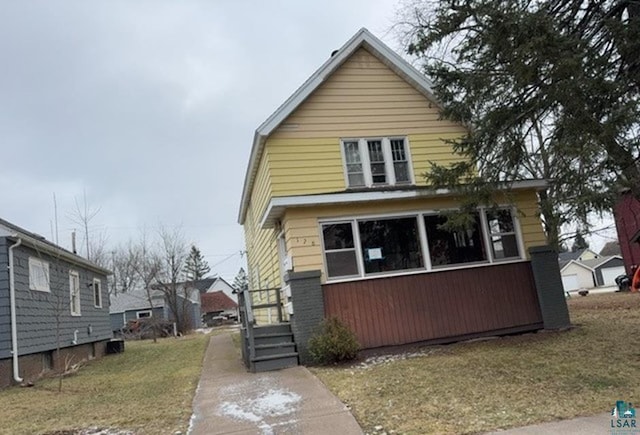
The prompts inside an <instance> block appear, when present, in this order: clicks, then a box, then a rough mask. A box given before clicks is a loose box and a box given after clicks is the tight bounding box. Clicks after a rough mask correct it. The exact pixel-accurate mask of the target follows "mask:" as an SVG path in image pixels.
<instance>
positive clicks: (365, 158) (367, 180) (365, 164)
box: [340, 136, 416, 189]
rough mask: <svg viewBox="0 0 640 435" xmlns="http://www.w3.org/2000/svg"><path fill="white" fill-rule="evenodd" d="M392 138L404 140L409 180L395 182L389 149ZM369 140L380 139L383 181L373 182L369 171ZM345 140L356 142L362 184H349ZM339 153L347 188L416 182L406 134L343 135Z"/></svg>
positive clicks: (413, 183)
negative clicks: (384, 178) (362, 179)
mask: <svg viewBox="0 0 640 435" xmlns="http://www.w3.org/2000/svg"><path fill="white" fill-rule="evenodd" d="M392 140H402V141H403V142H404V151H405V156H406V159H407V173H408V175H409V181H406V182H404V181H403V182H397V180H396V171H395V167H394V165H393V163H394V161H393V152H392V150H391V141H392ZM369 141H380V142H381V144H382V155H383V156H384V168H385V176H386V182H385V183H374V182H373V174H372V172H371V159H370V158H369V145H368V143H369ZM345 142H356V143H357V144H358V153H359V154H360V162H361V164H362V172H363V176H364V186H353V187H352V186H350V185H349V172H348V168H347V156H346V152H345V149H344V146H345ZM340 155H341V156H342V173H343V176H344V182H345V186H346V188H347V189H365V188H374V187H381V186H413V185H415V184H416V181H415V176H414V173H413V159H412V158H411V146H410V145H409V138H408V137H407V136H371V137H345V138H341V139H340Z"/></svg>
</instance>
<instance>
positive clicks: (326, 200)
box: [260, 189, 450, 229]
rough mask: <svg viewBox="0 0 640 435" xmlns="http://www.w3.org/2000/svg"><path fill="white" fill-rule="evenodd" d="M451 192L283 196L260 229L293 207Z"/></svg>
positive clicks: (273, 201)
mask: <svg viewBox="0 0 640 435" xmlns="http://www.w3.org/2000/svg"><path fill="white" fill-rule="evenodd" d="M449 193H450V192H449V191H448V190H446V189H439V190H438V191H435V190H429V191H417V190H401V191H375V192H346V193H327V194H323V195H300V196H281V197H276V198H272V199H271V201H270V202H269V205H268V206H267V209H266V210H265V212H264V214H263V215H262V219H261V220H260V228H263V229H264V228H271V227H272V226H273V224H274V222H275V221H276V220H277V219H278V218H280V217H281V216H282V213H283V212H284V210H286V209H287V208H292V207H314V206H322V205H336V204H352V203H361V202H369V201H384V200H393V199H411V198H417V197H431V196H438V195H447V194H449Z"/></svg>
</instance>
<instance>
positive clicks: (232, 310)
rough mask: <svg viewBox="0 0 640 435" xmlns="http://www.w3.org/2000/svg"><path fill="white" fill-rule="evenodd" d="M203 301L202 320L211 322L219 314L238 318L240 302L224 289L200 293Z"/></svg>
mask: <svg viewBox="0 0 640 435" xmlns="http://www.w3.org/2000/svg"><path fill="white" fill-rule="evenodd" d="M200 300H201V302H202V322H203V323H205V324H209V323H210V321H211V320H212V319H213V318H214V317H217V316H224V317H228V318H234V319H237V318H238V304H237V303H236V302H235V301H234V300H233V299H231V298H230V297H229V296H227V295H226V294H225V293H224V292H223V291H215V292H211V293H203V294H201V295H200Z"/></svg>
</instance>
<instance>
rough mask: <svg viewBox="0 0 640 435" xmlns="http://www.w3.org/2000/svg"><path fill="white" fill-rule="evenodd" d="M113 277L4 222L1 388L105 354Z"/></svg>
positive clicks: (0, 236) (0, 240)
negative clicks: (70, 362)
mask: <svg viewBox="0 0 640 435" xmlns="http://www.w3.org/2000/svg"><path fill="white" fill-rule="evenodd" d="M110 273H111V272H109V271H108V270H106V269H104V268H102V267H99V266H97V265H96V264H94V263H92V262H90V261H88V260H87V259H85V258H82V257H80V256H79V255H76V254H74V253H73V252H70V251H67V250H66V249H63V248H61V247H60V246H57V245H55V244H53V243H51V242H49V241H47V240H46V239H45V238H44V237H42V236H40V235H38V234H34V233H32V232H29V231H27V230H25V229H22V228H20V227H18V226H16V225H14V224H12V223H10V222H7V221H5V220H2V219H0V388H2V387H6V386H9V385H11V384H14V383H21V382H23V381H30V380H33V379H35V378H37V377H38V376H40V375H41V374H42V373H46V372H49V371H58V370H62V369H64V366H63V365H64V362H63V363H61V365H59V362H58V360H59V359H58V354H57V351H56V349H57V347H58V344H59V345H60V348H61V355H60V356H61V357H62V358H63V359H64V360H66V361H69V360H70V361H73V362H79V361H82V360H87V359H92V358H97V357H100V356H102V355H103V354H104V353H105V348H106V343H107V342H108V341H109V340H110V339H111V338H112V337H113V335H112V333H111V328H110V324H109V298H108V297H107V295H108V291H107V275H109V274H110ZM57 325H59V326H57ZM58 334H59V342H58V339H57V337H56V336H57V335H58Z"/></svg>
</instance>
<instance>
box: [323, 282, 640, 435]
mask: <svg viewBox="0 0 640 435" xmlns="http://www.w3.org/2000/svg"><path fill="white" fill-rule="evenodd" d="M569 310H570V314H571V320H572V323H573V324H574V325H575V326H576V328H575V329H573V330H571V331H567V332H552V333H537V334H525V335H520V336H512V337H505V338H500V339H494V340H489V341H477V342H469V343H460V344H455V345H449V346H434V347H423V348H418V349H416V350H414V352H413V354H411V353H409V354H407V353H405V354H402V355H394V356H387V357H386V358H385V357H378V358H370V359H369V360H367V361H365V362H361V363H359V364H354V365H352V366H348V367H347V366H341V367H333V368H315V369H313V372H314V373H315V374H316V375H317V376H318V377H319V378H320V379H321V380H322V381H323V382H324V383H325V384H326V385H327V386H328V387H329V388H330V389H331V390H332V391H333V392H334V393H335V394H336V395H337V396H338V397H339V398H340V399H341V400H342V401H343V402H344V403H346V404H348V405H349V406H350V407H351V409H352V411H353V413H354V415H355V416H356V418H357V420H358V422H359V423H360V424H361V426H362V427H363V429H364V430H365V432H368V433H381V432H383V431H386V432H387V433H410V434H425V433H477V432H485V431H489V430H495V429H499V428H508V427H515V426H525V425H529V424H533V423H539V422H543V421H551V420H558V419H565V418H570V417H575V416H581V415H592V414H597V413H602V412H607V411H609V410H610V409H611V408H612V407H613V405H614V404H615V401H616V400H625V401H630V402H632V403H637V402H638V399H640V382H638V381H637V376H638V373H640V347H638V344H637V337H638V327H639V326H640V295H639V294H629V293H626V294H621V293H610V294H599V295H589V296H587V297H579V296H574V297H573V298H572V299H570V300H569Z"/></svg>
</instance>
